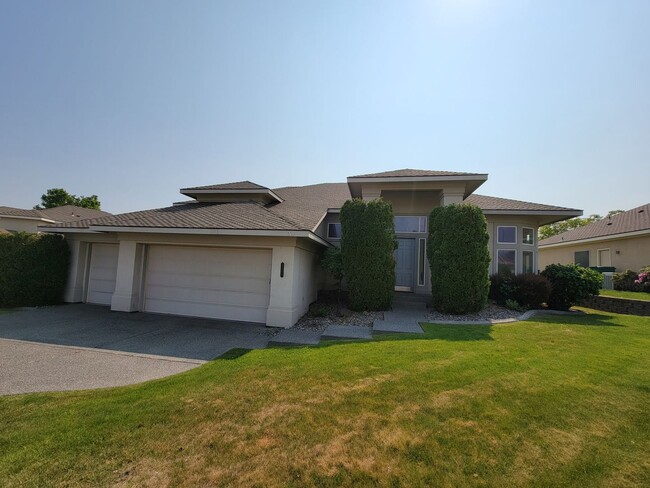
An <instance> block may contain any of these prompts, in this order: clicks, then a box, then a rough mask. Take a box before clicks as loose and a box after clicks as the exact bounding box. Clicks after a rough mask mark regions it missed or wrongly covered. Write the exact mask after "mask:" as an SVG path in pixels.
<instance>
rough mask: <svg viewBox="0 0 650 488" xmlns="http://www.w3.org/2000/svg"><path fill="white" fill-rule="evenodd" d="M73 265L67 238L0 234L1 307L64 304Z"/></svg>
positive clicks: (45, 235) (44, 235) (43, 235)
mask: <svg viewBox="0 0 650 488" xmlns="http://www.w3.org/2000/svg"><path fill="white" fill-rule="evenodd" d="M69 262H70V249H69V248H68V244H67V242H65V240H64V239H63V236H60V235H53V234H27V233H25V232H20V233H17V234H3V235H0V307H25V306H39V305H53V304H56V303H61V301H62V300H63V291H64V288H65V283H66V280H67V278H68V265H69Z"/></svg>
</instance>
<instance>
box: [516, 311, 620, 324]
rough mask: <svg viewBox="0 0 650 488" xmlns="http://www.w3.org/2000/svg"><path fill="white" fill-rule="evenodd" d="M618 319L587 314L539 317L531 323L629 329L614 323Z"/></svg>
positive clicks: (533, 318)
mask: <svg viewBox="0 0 650 488" xmlns="http://www.w3.org/2000/svg"><path fill="white" fill-rule="evenodd" d="M615 319H616V316H614V315H607V314H603V313H591V312H587V313H585V314H580V315H575V316H572V315H537V316H535V317H532V318H530V319H529V320H528V321H529V322H543V323H547V322H548V323H552V324H557V323H562V324H564V325H585V326H588V327H627V326H626V325H623V324H617V323H615V322H613V321H614V320H615Z"/></svg>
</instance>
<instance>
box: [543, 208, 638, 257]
mask: <svg viewBox="0 0 650 488" xmlns="http://www.w3.org/2000/svg"><path fill="white" fill-rule="evenodd" d="M643 230H650V203H646V204H645V205H641V206H640V207H636V208H633V209H632V210H628V211H627V212H622V213H619V214H616V215H612V216H611V217H605V218H604V219H602V220H598V221H596V222H592V223H591V224H588V225H585V226H584V227H578V228H576V229H571V230H568V231H566V232H563V233H561V234H558V235H555V236H552V237H549V238H548V239H543V240H541V241H539V246H540V247H542V246H548V245H549V244H558V243H564V242H573V241H580V240H583V239H593V238H595V237H607V236H612V237H618V236H621V235H622V234H627V233H630V232H638V231H643Z"/></svg>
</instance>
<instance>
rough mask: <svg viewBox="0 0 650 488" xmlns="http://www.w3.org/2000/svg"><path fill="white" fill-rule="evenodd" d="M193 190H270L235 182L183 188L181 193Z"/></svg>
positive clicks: (253, 184) (246, 182)
mask: <svg viewBox="0 0 650 488" xmlns="http://www.w3.org/2000/svg"><path fill="white" fill-rule="evenodd" d="M192 190H268V188H267V187H265V186H262V185H258V184H257V183H253V182H252V181H235V182H233V183H221V184H219V185H206V186H192V187H190V188H183V189H182V190H181V192H184V191H192Z"/></svg>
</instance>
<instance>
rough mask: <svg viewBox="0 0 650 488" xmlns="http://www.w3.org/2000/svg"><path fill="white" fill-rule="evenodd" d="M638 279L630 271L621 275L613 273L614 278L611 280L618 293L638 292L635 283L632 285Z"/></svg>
mask: <svg viewBox="0 0 650 488" xmlns="http://www.w3.org/2000/svg"><path fill="white" fill-rule="evenodd" d="M638 278H639V275H638V274H636V273H635V272H634V271H632V270H631V269H628V270H626V271H623V272H622V273H614V277H613V278H612V281H613V282H614V289H615V290H620V291H638V290H637V286H636V283H634V282H635V281H636V280H637V279H638Z"/></svg>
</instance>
